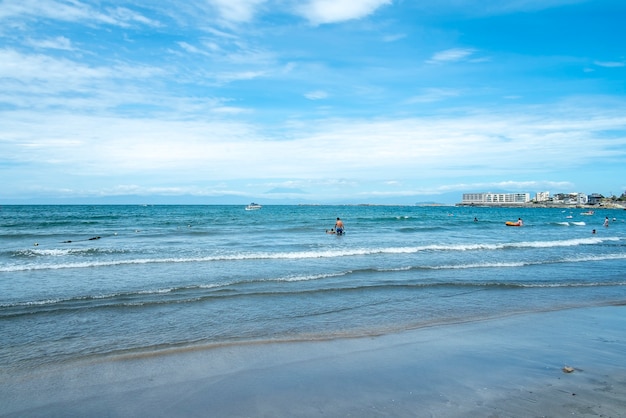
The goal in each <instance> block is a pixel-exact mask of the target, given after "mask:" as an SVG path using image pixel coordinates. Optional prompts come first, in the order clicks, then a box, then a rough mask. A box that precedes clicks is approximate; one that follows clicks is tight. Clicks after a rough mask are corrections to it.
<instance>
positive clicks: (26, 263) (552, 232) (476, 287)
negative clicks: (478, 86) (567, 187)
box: [0, 205, 626, 372]
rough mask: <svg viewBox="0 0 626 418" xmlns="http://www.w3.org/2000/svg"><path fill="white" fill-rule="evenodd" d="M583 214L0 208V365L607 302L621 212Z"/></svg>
mask: <svg viewBox="0 0 626 418" xmlns="http://www.w3.org/2000/svg"><path fill="white" fill-rule="evenodd" d="M584 211H585V210H583V209H554V208H553V209H548V208H518V209H515V208H476V207H419V206H264V207H263V208H262V209H260V210H254V211H246V210H244V206H173V205H172V206H169V205H168V206H150V205H135V206H104V205H103V206H69V205H68V206H65V205H64V206H3V207H0V340H1V342H2V344H0V372H3V371H4V372H10V370H11V369H13V368H24V367H34V366H37V365H41V364H49V363H61V362H65V361H69V360H76V359H90V358H99V357H101V356H109V355H117V354H133V353H142V352H154V351H158V350H171V349H178V348H187V347H193V346H211V345H223V344H239V343H252V342H265V341H292V340H303V339H328V338H341V337H351V336H365V335H378V334H384V333H390V332H398V331H402V330H406V329H412V328H417V327H423V326H429V325H433V324H445V323H450V322H459V321H467V320H480V319H483V318H489V317H495V316H502V315H511V314H515V313H519V312H532V311H543V310H555V309H565V308H569V307H577V306H588V305H606V304H623V303H625V302H626V222H625V220H626V212H624V211H619V210H602V209H600V210H596V211H595V214H594V215H592V216H584V215H582V213H583V212H584ZM337 217H340V218H341V219H342V220H343V221H344V223H345V231H346V234H345V235H342V236H337V235H332V234H327V233H326V230H328V229H330V228H332V227H333V226H334V224H335V219H336V218H337ZM518 217H521V218H522V219H523V220H524V226H522V227H507V226H505V221H516V220H517V218H518ZM605 217H609V220H610V222H609V226H608V227H604V226H603V222H604V219H605ZM593 230H595V233H593ZM3 369H4V370H3Z"/></svg>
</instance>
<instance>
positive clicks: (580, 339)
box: [0, 306, 626, 417]
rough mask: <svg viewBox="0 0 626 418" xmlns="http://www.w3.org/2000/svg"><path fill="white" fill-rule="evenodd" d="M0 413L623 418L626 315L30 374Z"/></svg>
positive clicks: (556, 317)
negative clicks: (571, 417) (576, 417)
mask: <svg viewBox="0 0 626 418" xmlns="http://www.w3.org/2000/svg"><path fill="white" fill-rule="evenodd" d="M564 367H571V368H572V369H573V371H571V372H569V373H567V372H565V371H564V370H563V368H564ZM567 370H568V371H569V370H570V369H567ZM0 416H3V417H4V416H6V417H73V416H76V417H78V416H80V417H86V416H89V417H101V416H108V417H177V416H181V417H209V416H210V417H315V416H326V417H385V416H390V417H469V416H474V417H564V416H578V417H581V416H582V417H626V306H608V307H594V308H580V309H570V310H563V311H557V312H543V313H533V314H521V315H515V316H510V317H506V318H499V319H491V320H484V321H478V322H468V323H462V324H448V325H439V326H433V327H428V328H421V329H417V330H411V331H407V332H403V333H400V334H393V335H385V336H377V337H367V338H358V339H340V340H333V341H317V342H290V343H265V344H249V345H237V346H224V347H213V348H204V349H192V350H191V349H190V350H178V351H176V352H172V353H152V354H145V355H141V356H139V355H136V356H125V357H117V358H109V359H104V360H102V359H100V360H98V361H91V362H85V361H82V362H74V363H70V364H64V365H57V366H47V367H41V368H36V369H33V370H22V371H20V372H16V373H12V374H11V375H3V376H0Z"/></svg>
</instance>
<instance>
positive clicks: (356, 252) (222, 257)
mask: <svg viewBox="0 0 626 418" xmlns="http://www.w3.org/2000/svg"><path fill="white" fill-rule="evenodd" d="M619 240H620V238H618V237H589V238H575V239H567V240H556V241H523V242H507V243H494V244H476V243H470V244H453V245H446V244H434V245H424V246H415V247H386V248H385V247H382V248H356V249H344V250H339V251H338V250H324V251H293V252H276V253H272V252H259V253H234V254H218V255H207V256H201V257H180V258H135V259H125V260H101V261H94V260H85V261H80V262H67V263H57V264H42V263H28V264H14V265H7V266H0V272H16V271H29V270H56V269H70V268H93V267H110V266H121V265H133V264H156V263H163V264H167V263H195V262H215V261H238V260H272V259H307V258H311V259H313V258H339V257H355V256H367V255H375V254H414V253H418V252H421V251H481V250H487V251H495V250H500V249H505V248H553V247H572V246H578V245H594V244H601V243H603V242H607V241H619ZM62 251H66V250H62ZM69 251H71V250H69Z"/></svg>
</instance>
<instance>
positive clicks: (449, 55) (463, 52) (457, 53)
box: [426, 48, 476, 64]
mask: <svg viewBox="0 0 626 418" xmlns="http://www.w3.org/2000/svg"><path fill="white" fill-rule="evenodd" d="M474 52H476V50H475V49H472V48H452V49H446V50H445V51H440V52H437V53H435V54H433V56H432V57H431V58H430V59H429V60H427V61H426V62H427V63H428V64H443V63H447V62H455V61H462V60H464V59H466V58H467V57H469V56H471V55H472V54H474Z"/></svg>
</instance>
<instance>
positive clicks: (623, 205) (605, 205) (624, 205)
mask: <svg viewBox="0 0 626 418" xmlns="http://www.w3.org/2000/svg"><path fill="white" fill-rule="evenodd" d="M455 206H466V207H478V208H480V207H485V208H560V209H587V210H596V209H618V210H619V209H621V210H626V202H602V203H599V204H594V205H589V204H587V205H575V204H568V203H551V202H527V203H480V204H478V203H457V204H455Z"/></svg>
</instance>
